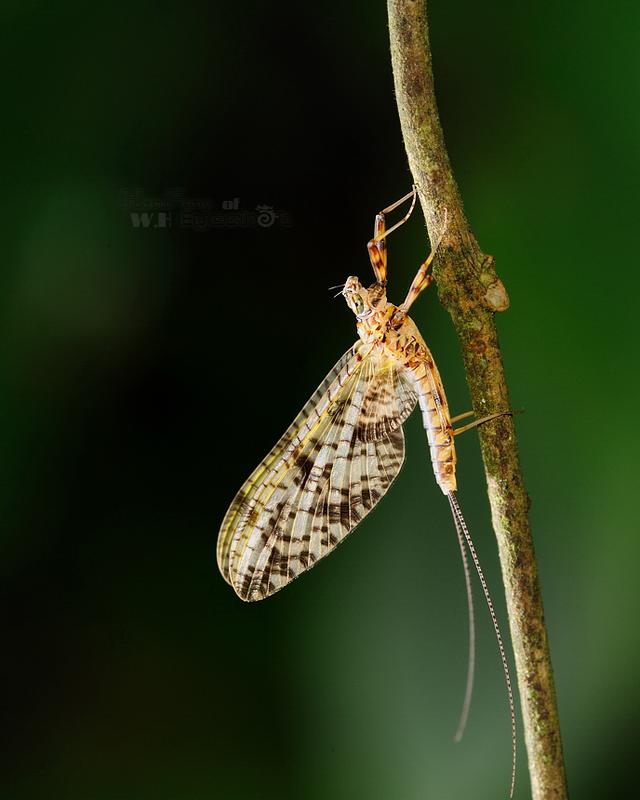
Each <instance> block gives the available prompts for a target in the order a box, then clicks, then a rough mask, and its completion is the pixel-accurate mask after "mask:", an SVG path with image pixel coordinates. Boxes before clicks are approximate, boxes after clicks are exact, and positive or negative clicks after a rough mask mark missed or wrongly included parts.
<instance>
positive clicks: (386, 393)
mask: <svg viewBox="0 0 640 800" xmlns="http://www.w3.org/2000/svg"><path fill="white" fill-rule="evenodd" d="M409 198H411V200H412V202H411V207H410V208H409V211H408V212H407V214H405V216H404V217H403V218H402V219H401V220H400V221H399V222H397V223H396V224H395V225H394V226H393V227H391V228H389V229H388V230H387V229H386V222H385V215H386V214H388V213H390V212H391V211H393V210H395V209H396V208H397V207H398V206H400V205H401V204H402V203H403V202H405V201H407V200H408V199H409ZM415 202H416V188H415V186H414V187H413V190H412V192H410V193H409V194H408V195H406V196H405V197H403V198H401V199H400V200H398V201H397V202H396V203H393V204H392V205H391V206H389V207H388V208H385V209H384V210H383V211H381V212H380V213H379V214H377V215H376V219H375V226H374V235H373V238H372V239H371V241H370V242H369V243H368V245H367V247H368V251H369V257H370V260H371V265H372V267H373V272H374V275H375V282H374V283H373V284H372V285H371V286H369V287H368V288H365V287H364V286H363V285H362V284H361V283H360V281H359V279H358V278H357V277H355V276H351V277H349V278H347V280H346V282H345V283H344V285H343V286H342V288H341V291H340V292H339V294H342V295H343V296H344V298H345V300H346V302H347V305H348V306H349V308H350V309H351V310H352V311H353V313H354V314H355V316H356V319H357V331H358V337H359V338H358V340H357V341H356V343H355V344H354V345H353V346H352V347H351V348H349V350H347V352H346V353H345V354H344V355H343V356H342V358H340V360H339V361H338V362H337V363H336V365H335V366H334V367H333V369H332V370H331V371H330V372H329V374H328V375H327V377H326V378H325V379H324V381H323V382H322V383H321V384H320V386H319V387H318V389H317V390H316V392H315V393H314V394H313V395H312V397H311V398H310V400H309V401H308V402H307V403H306V405H305V406H304V408H303V409H302V411H301V412H300V413H299V414H298V416H297V417H296V418H295V420H294V421H293V423H292V424H291V425H290V427H289V428H288V430H287V431H286V432H285V434H284V435H283V436H282V438H281V439H280V441H279V442H278V443H277V444H276V445H275V447H274V448H273V449H272V450H271V451H270V452H269V454H268V455H267V456H266V457H265V458H264V459H263V460H262V461H261V463H260V464H259V465H258V467H257V468H256V469H255V470H254V471H253V473H252V474H251V475H250V477H249V478H248V479H247V481H246V482H245V484H244V485H243V486H242V488H241V489H240V491H239V492H238V494H237V495H236V497H235V499H234V500H233V502H232V503H231V506H230V507H229V509H228V511H227V513H226V516H225V518H224V520H223V523H222V526H221V528H220V533H219V537H218V549H217V557H218V566H219V567H220V571H221V572H222V575H223V576H224V578H225V580H226V581H227V582H228V583H229V584H230V585H231V586H232V587H233V589H234V590H235V592H236V594H237V595H238V596H239V597H240V598H241V599H243V600H262V599H264V598H266V597H269V595H272V594H273V593H274V592H277V591H278V590H279V589H282V588H283V587H284V586H286V585H287V584H288V583H290V582H291V581H292V580H293V579H294V578H296V577H297V576H298V575H300V574H301V573H302V572H304V571H306V570H308V569H310V568H311V567H312V566H314V564H316V563H317V562H318V561H319V560H320V559H321V558H323V556H325V555H327V554H328V553H330V552H331V551H332V550H333V549H334V548H335V547H336V545H338V544H339V543H340V542H341V541H342V540H343V539H344V538H345V537H346V535H347V534H348V533H350V532H351V531H352V530H353V529H354V528H355V527H356V525H358V523H360V522H361V521H362V520H363V519H364V517H366V515H367V514H368V513H369V511H371V509H372V508H373V507H374V506H375V505H376V503H378V501H379V500H380V499H381V498H382V496H383V495H384V494H385V493H386V491H387V490H388V488H389V486H390V485H391V483H392V482H393V480H394V478H395V477H396V476H397V474H398V472H399V471H400V468H401V466H402V463H403V461H404V433H403V429H402V425H403V423H404V422H405V421H406V419H407V418H408V417H409V415H410V414H411V412H412V411H413V410H414V408H415V406H416V404H417V405H419V407H420V412H421V414H422V421H423V424H424V428H425V431H426V434H427V440H428V443H429V449H430V454H431V463H432V466H433V471H434V475H435V479H436V482H437V483H438V486H439V487H440V489H441V490H442V492H443V493H444V494H445V495H446V497H447V499H448V501H449V505H450V507H451V512H452V514H453V520H454V523H455V528H456V533H457V536H458V542H459V545H460V551H461V554H462V560H463V565H464V573H465V581H466V587H467V598H468V613H469V663H468V670H467V686H466V691H465V699H464V704H463V709H462V714H461V717H460V724H459V726H458V731H457V733H456V737H455V738H456V739H459V738H460V737H461V736H462V732H463V730H464V727H465V724H466V720H467V715H468V711H469V704H470V700H471V691H472V687H473V672H474V652H475V628H474V607H473V596H472V591H471V576H470V572H469V566H468V558H467V550H468V551H469V553H470V554H471V558H472V560H473V563H474V566H475V568H476V571H477V573H478V576H479V578H480V583H481V586H482V590H483V593H484V596H485V599H486V602H487V605H488V607H489V612H490V614H491V619H492V622H493V627H494V630H495V634H496V638H497V641H498V648H499V651H500V657H501V660H502V666H503V670H504V676H505V681H506V684H507V692H508V699H509V711H510V716H511V730H512V775H511V794H513V786H514V780H515V753H516V738H515V731H516V726H515V711H514V701H513V691H512V687H511V677H510V675H509V668H508V665H507V658H506V654H505V649H504V645H503V641H502V636H501V633H500V628H499V625H498V620H497V617H496V613H495V610H494V607H493V603H492V600H491V596H490V594H489V590H488V587H487V582H486V580H485V577H484V573H483V571H482V568H481V566H480V562H479V560H478V556H477V553H476V550H475V547H474V544H473V541H472V539H471V536H470V535H469V531H468V528H467V525H466V523H465V520H464V518H463V516H462V512H461V510H460V505H459V503H458V499H457V496H456V488H457V484H456V451H455V446H454V436H455V435H456V434H458V433H462V432H463V431H465V430H467V429H468V428H470V427H473V426H475V425H478V424H481V423H484V422H488V421H490V420H492V419H494V418H496V417H499V416H502V415H503V414H504V413H510V412H504V411H502V412H498V413H494V414H490V415H488V416H486V417H483V418H481V419H479V420H476V421H475V422H472V423H470V424H468V425H465V426H463V427H461V428H458V429H454V428H453V423H454V422H456V421H457V420H459V419H462V418H463V417H467V416H469V415H470V414H471V413H472V412H468V413H467V414H461V415H460V416H459V417H453V418H452V417H451V415H450V413H449V407H448V405H447V398H446V395H445V392H444V387H443V385H442V380H441V378H440V374H439V372H438V369H437V367H436V365H435V362H434V360H433V357H432V355H431V352H430V351H429V348H428V347H427V345H426V343H425V341H424V339H423V338H422V336H421V335H420V332H419V331H418V328H417V327H416V325H415V323H414V322H413V320H412V319H411V317H409V315H408V312H409V309H410V308H411V305H412V304H413V303H414V301H415V300H416V298H417V297H418V296H419V295H420V293H421V292H422V291H424V289H426V288H427V286H429V284H430V283H431V281H432V277H433V276H432V273H431V272H430V271H429V270H430V266H431V263H432V261H433V258H434V256H435V254H436V252H437V249H438V246H439V243H440V242H439V241H438V242H437V243H436V245H435V247H433V248H432V252H431V254H430V255H429V257H428V258H427V259H426V260H425V261H424V262H423V263H422V264H421V266H420V268H419V269H418V272H417V274H416V276H415V278H414V279H413V282H412V284H411V286H410V288H409V291H408V293H407V296H406V298H405V299H404V302H402V303H401V304H400V305H399V306H396V305H393V303H390V302H389V301H388V300H387V246H386V239H387V236H388V235H389V234H390V233H391V232H392V231H394V230H396V229H397V228H398V227H399V226H400V225H402V224H403V223H404V222H405V221H406V220H407V219H408V217H409V215H410V214H411V211H412V210H413V207H414V205H415ZM442 228H443V232H444V230H445V229H446V217H445V220H444V221H443V225H442ZM440 238H442V232H441V235H440ZM333 288H336V287H333Z"/></svg>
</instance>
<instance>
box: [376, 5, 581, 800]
mask: <svg viewBox="0 0 640 800" xmlns="http://www.w3.org/2000/svg"><path fill="white" fill-rule="evenodd" d="M388 14H389V29H390V37H391V61H392V66H393V75H394V81H395V89H396V98H397V103H398V111H399V114H400V123H401V127H402V134H403V137H404V143H405V148H406V151H407V156H408V158H409V166H410V169H411V172H412V174H413V176H414V181H415V183H416V185H417V187H418V193H419V196H420V202H421V204H422V209H423V212H424V216H425V220H426V223H427V227H428V230H429V232H430V235H431V241H432V242H433V241H437V240H438V237H439V236H440V235H441V234H442V240H441V242H440V246H439V249H438V253H437V256H436V259H435V263H434V276H435V278H436V283H437V286H438V293H439V296H440V300H441V302H442V303H443V305H444V306H445V307H446V309H447V310H448V311H449V313H450V314H451V317H452V319H453V324H454V326H455V329H456V332H457V334H458V339H459V342H460V347H461V349H462V355H463V358H464V366H465V371H466V376H467V383H468V385H469V391H470V394H471V399H472V403H473V408H474V411H475V413H476V415H477V416H478V417H480V416H485V415H487V414H490V413H492V412H495V411H502V410H504V409H505V408H510V403H509V392H508V388H507V382H506V379H505V374H504V368H503V364H502V355H501V352H500V345H499V342H498V335H497V331H496V325H495V319H494V316H495V312H497V311H504V310H505V309H506V308H507V307H508V305H509V300H508V297H507V293H506V291H505V289H504V286H503V285H502V283H501V281H500V280H499V278H498V277H497V275H496V272H495V267H494V261H493V258H492V257H491V256H487V255H485V254H484V253H483V252H482V251H481V249H480V247H479V245H478V243H477V241H476V239H475V237H474V235H473V232H472V231H471V228H470V227H469V223H468V222H467V219H466V217H465V214H464V210H463V207H462V201H461V198H460V193H459V191H458V187H457V185H456V182H455V179H454V176H453V172H452V170H451V165H450V163H449V156H448V154H447V150H446V146H445V143H444V137H443V133H442V127H441V125H440V119H439V116H438V109H437V106H436V100H435V94H434V84H433V70H432V63H431V50H430V47H429V34H428V26H427V3H426V0H388ZM445 220H446V224H445ZM479 436H480V445H481V449H482V457H483V460H484V468H485V472H486V478H487V489H488V495H489V502H490V504H491V514H492V521H493V527H494V530H495V534H496V538H497V541H498V551H499V556H500V563H501V568H502V577H503V581H504V587H505V594H506V601H507V612H508V615H509V626H510V629H511V640H512V642H513V649H514V655H515V664H516V671H517V676H518V689H519V696H520V705H521V709H522V720H523V726H524V733H525V742H526V747H527V754H528V761H529V774H530V777H531V789H532V796H533V799H534V800H561V798H566V797H567V788H566V779H565V770H564V762H563V756H562V743H561V738H560V726H559V722H558V712H557V707H556V698H555V689H554V684H553V673H552V668H551V658H550V655H549V644H548V640H547V631H546V628H545V624H544V613H543V607H542V597H541V594H540V585H539V582H538V569H537V565H536V559H535V553H534V548H533V540H532V538H531V530H530V527H529V520H528V511H529V498H528V495H527V493H526V491H525V487H524V481H523V477H522V472H521V469H520V462H519V457H518V446H517V440H516V434H515V428H514V423H513V418H512V417H509V416H503V417H500V418H499V419H497V420H494V421H492V422H490V423H487V424H486V425H482V426H480V428H479Z"/></svg>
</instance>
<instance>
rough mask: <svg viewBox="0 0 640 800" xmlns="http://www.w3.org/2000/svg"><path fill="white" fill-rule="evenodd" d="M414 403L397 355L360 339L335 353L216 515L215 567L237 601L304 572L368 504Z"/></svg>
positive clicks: (387, 471) (391, 466) (388, 475)
mask: <svg viewBox="0 0 640 800" xmlns="http://www.w3.org/2000/svg"><path fill="white" fill-rule="evenodd" d="M416 399H417V398H416V394H415V391H414V389H413V385H412V383H411V382H410V380H409V378H408V377H407V376H406V374H405V372H404V368H403V367H402V366H401V365H399V364H398V363H397V362H396V361H394V360H392V359H389V358H384V357H381V356H379V355H378V354H376V353H367V351H366V349H364V347H363V345H362V343H361V342H357V343H356V344H355V345H354V346H353V347H352V348H351V349H350V350H349V351H347V352H346V353H345V354H344V355H343V356H342V358H341V359H340V360H339V361H338V363H337V364H336V365H335V366H334V368H333V369H332V370H331V372H330V373H329V374H328V375H327V377H326V378H325V380H324V381H323V382H322V384H321V385H320V386H319V387H318V389H317V390H316V392H315V393H314V394H313V396H312V397H311V399H310V400H309V401H308V402H307V404H306V405H305V406H304V408H303V409H302V411H301V412H300V414H298V416H297V417H296V419H295V420H294V422H293V423H292V425H291V426H290V427H289V429H288V430H287V431H286V433H285V434H284V436H283V437H282V438H281V439H280V441H279V442H278V443H277V444H276V446H275V447H274V448H273V449H272V450H271V452H270V453H269V454H268V455H267V457H266V458H265V459H264V460H263V461H262V462H261V463H260V465H259V466H258V467H257V468H256V470H254V472H253V473H252V475H251V476H250V477H249V479H248V480H247V481H246V483H245V484H244V486H243V487H242V488H241V489H240V491H239V492H238V494H237V495H236V497H235V499H234V501H233V502H232V504H231V506H230V508H229V510H228V511H227V514H226V516H225V518H224V521H223V523H222V527H221V529H220V534H219V537H218V566H219V567H220V571H221V572H222V574H223V576H224V577H225V579H226V580H227V581H228V582H229V583H230V584H231V585H232V586H233V588H234V589H235V591H236V593H237V594H238V595H239V596H240V597H241V598H242V599H243V600H261V599H263V598H265V597H268V596H269V595H270V594H273V593H274V592H276V591H278V589H281V588H282V587H283V586H286V584H287V583H289V582H290V581H292V580H293V579H294V578H296V577H297V576H298V575H299V574H300V573H301V572H304V571H305V570H307V569H310V568H311V567H312V566H313V565H314V564H315V563H316V562H317V561H318V560H319V559H320V558H322V557H323V556H325V555H327V553H329V552H331V550H333V548H334V547H335V546H336V545H337V544H339V542H341V541H342V540H343V539H344V537H345V536H346V535H347V534H348V533H349V532H350V531H351V530H353V529H354V528H355V526H356V525H357V524H358V522H360V520H362V519H363V517H365V516H366V514H367V513H368V512H369V511H370V510H371V509H372V508H373V507H374V505H375V504H376V503H377V502H378V500H379V499H380V498H381V497H382V495H383V494H384V493H385V492H386V491H387V489H388V488H389V486H390V485H391V482H392V481H393V479H394V478H395V477H396V475H397V474H398V472H399V470H400V467H401V466H402V462H403V460H404V434H403V431H402V423H403V422H404V420H405V419H406V418H407V417H408V416H409V414H410V413H411V412H412V411H413V409H414V407H415V404H416Z"/></svg>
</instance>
